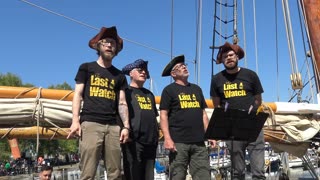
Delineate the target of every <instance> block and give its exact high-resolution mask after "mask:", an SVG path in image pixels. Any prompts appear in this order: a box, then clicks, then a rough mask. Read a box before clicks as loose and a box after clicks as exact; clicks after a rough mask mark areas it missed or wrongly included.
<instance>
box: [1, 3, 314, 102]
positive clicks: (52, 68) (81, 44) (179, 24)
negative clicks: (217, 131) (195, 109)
mask: <svg viewBox="0 0 320 180" xmlns="http://www.w3.org/2000/svg"><path fill="white" fill-rule="evenodd" d="M229 1H230V0H229ZM172 2H173V11H172ZM230 2H232V1H230ZM290 2H291V3H292V4H290V8H291V9H290V10H291V12H292V13H293V14H292V15H293V17H292V19H291V21H292V24H293V26H294V27H293V29H294V37H295V38H297V40H295V45H296V54H297V59H298V60H299V61H301V62H299V64H298V65H299V66H298V67H299V70H300V69H302V68H303V60H304V59H305V57H304V52H303V49H302V45H303V43H302V41H301V38H300V39H299V37H301V32H298V31H297V32H295V30H299V29H300V27H299V18H298V16H297V13H294V11H296V2H295V1H290ZM30 3H32V4H34V5H31V4H30ZM240 3H241V1H239V8H238V11H239V13H240V14H241V13H242V12H241V4H240ZM245 3H247V4H245V6H244V9H245V13H244V14H245V17H246V19H245V24H246V26H245V29H246V33H245V36H246V41H245V40H244V36H243V34H244V33H243V26H242V22H241V21H242V19H239V23H238V28H239V38H240V43H239V45H240V46H242V47H244V45H245V46H246V57H245V58H246V59H243V60H241V61H240V66H243V67H248V68H250V69H252V70H255V71H257V73H258V74H259V76H260V78H261V81H262V84H263V86H264V90H265V93H264V94H263V99H264V101H266V102H274V101H288V99H289V98H290V95H291V92H292V90H290V89H291V86H290V73H291V67H290V66H289V65H290V60H289V55H288V46H287V40H286V35H285V33H284V32H285V29H284V24H283V16H282V7H281V4H280V1H279V2H277V3H278V4H277V6H278V11H277V12H278V18H277V19H278V34H277V35H278V36H277V38H278V47H279V48H278V55H277V54H276V50H275V49H276V47H275V46H276V36H275V35H276V33H275V32H276V23H275V5H274V1H257V2H256V4H255V12H256V32H257V34H256V42H257V45H255V38H254V36H253V35H254V23H253V22H254V21H253V20H254V18H253V17H254V16H253V9H254V8H253V4H252V1H248V0H247V1H245ZM35 5H36V6H35ZM41 8H46V9H47V10H50V11H51V12H54V13H58V14H60V15H57V14H53V13H50V12H48V11H45V10H43V9H41ZM197 11H198V1H196V0H189V1H186V0H174V1H172V0H161V1H159V0H158V1H150V0H134V1H129V0H116V1H106V0H95V1H88V0H83V1H78V0H68V1H66V0H64V1H63V0H55V1H52V0H27V1H20V0H2V1H1V2H0V20H1V21H0V22H1V33H0V39H1V41H2V42H1V43H0V49H1V51H0V62H1V65H0V73H2V74H5V73H7V72H10V73H13V74H16V75H18V76H19V77H20V78H21V79H22V80H23V83H31V84H34V85H35V86H37V87H43V88H46V87H48V86H49V85H55V84H62V83H63V82H67V83H68V84H70V85H71V86H72V87H74V76H75V74H76V72H77V69H78V67H79V65H80V64H81V63H83V62H89V61H94V60H96V59H97V55H96V53H95V51H94V50H92V49H90V48H89V47H88V41H89V40H90V39H91V38H92V37H93V36H94V35H95V34H97V33H98V29H100V27H102V26H106V27H108V26H113V25H115V26H117V29H118V33H119V35H120V36H121V37H122V38H123V39H124V49H123V50H122V51H121V52H120V53H119V55H118V56H117V57H116V58H115V59H114V61H113V64H114V65H115V66H116V67H118V68H120V69H121V68H122V67H123V66H125V65H126V64H128V63H131V62H133V61H134V60H136V59H138V58H142V59H144V60H148V61H149V69H150V74H151V77H152V79H153V83H152V84H153V86H152V87H153V92H154V94H155V95H156V96H160V95H161V91H162V89H163V88H164V87H165V86H166V85H167V84H169V83H171V82H172V81H171V79H170V78H168V77H161V73H162V70H163V68H164V67H165V65H166V64H167V63H168V62H169V61H170V60H171V55H173V56H177V55H180V54H184V55H185V57H186V59H187V61H188V64H189V66H188V67H189V71H190V78H189V80H190V82H193V83H198V84H199V85H200V87H201V88H202V89H203V92H204V96H205V97H206V98H209V90H210V80H211V57H212V50H211V49H210V48H209V47H210V46H212V44H213V33H212V32H213V23H214V18H213V15H214V1H213V0H210V1H209V0H205V1H202V18H201V41H199V42H201V44H200V46H198V47H201V48H199V49H200V51H198V52H199V53H198V57H199V60H200V61H198V62H199V64H200V65H199V67H200V74H199V79H200V80H199V81H198V80H197V79H196V78H195V76H196V73H195V71H194V69H195V67H196V66H195V65H194V63H192V61H193V60H194V59H196V56H197V53H196V48H197V46H196V45H197V41H196V37H197V34H196V32H197V14H198V12H197ZM172 12H173V13H172ZM228 16H229V19H231V14H229V15H228ZM70 18H71V19H70ZM172 19H173V21H172ZM74 20H76V21H74ZM172 25H173V26H172ZM171 30H173V31H171ZM224 33H225V34H230V33H231V32H230V31H229V32H225V31H224ZM228 41H231V39H228ZM222 43H224V40H218V39H217V41H216V43H215V44H216V46H218V45H220V44H222ZM141 44H143V45H144V46H142V45H141ZM145 46H147V47H145ZM255 48H257V50H255ZM256 54H257V56H256ZM215 56H216V55H214V57H215ZM256 57H257V58H256ZM256 59H257V60H256ZM245 61H246V63H245ZM277 61H278V66H279V70H278V71H277ZM222 69H223V66H222V65H219V66H216V65H215V64H214V73H217V72H218V71H220V70H222ZM302 75H303V76H305V73H303V74H302ZM150 84H151V83H150V81H147V82H146V84H145V87H147V88H150ZM304 93H305V94H304V95H303V96H302V97H303V98H307V97H310V91H309V90H305V91H304ZM278 97H279V99H278Z"/></svg>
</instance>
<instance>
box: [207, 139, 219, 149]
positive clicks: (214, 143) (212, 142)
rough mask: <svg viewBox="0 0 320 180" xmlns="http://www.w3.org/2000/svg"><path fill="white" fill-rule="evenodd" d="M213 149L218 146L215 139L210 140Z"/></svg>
mask: <svg viewBox="0 0 320 180" xmlns="http://www.w3.org/2000/svg"><path fill="white" fill-rule="evenodd" d="M208 142H209V144H210V147H211V148H215V147H216V145H217V141H216V140H213V139H208Z"/></svg>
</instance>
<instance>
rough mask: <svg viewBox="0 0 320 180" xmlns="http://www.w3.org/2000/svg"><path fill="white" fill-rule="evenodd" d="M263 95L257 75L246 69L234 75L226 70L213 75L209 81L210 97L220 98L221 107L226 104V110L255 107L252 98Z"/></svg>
mask: <svg viewBox="0 0 320 180" xmlns="http://www.w3.org/2000/svg"><path fill="white" fill-rule="evenodd" d="M261 93H263V88H262V85H261V82H260V80H259V77H258V75H257V74H256V73H255V72H254V71H252V70H250V69H246V68H241V69H240V71H239V72H237V73H235V74H228V73H227V71H226V70H223V71H221V72H219V73H218V74H216V75H214V76H213V77H212V79H211V88H210V96H211V97H220V100H221V106H222V107H224V106H225V104H226V102H228V108H231V109H242V110H248V109H249V108H250V106H251V105H252V106H253V107H254V108H257V107H256V104H255V102H254V101H255V99H254V96H255V95H258V94H261Z"/></svg>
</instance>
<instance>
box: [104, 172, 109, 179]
mask: <svg viewBox="0 0 320 180" xmlns="http://www.w3.org/2000/svg"><path fill="white" fill-rule="evenodd" d="M104 180H108V177H107V171H104Z"/></svg>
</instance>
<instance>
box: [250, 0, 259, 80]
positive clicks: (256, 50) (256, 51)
mask: <svg viewBox="0 0 320 180" xmlns="http://www.w3.org/2000/svg"><path fill="white" fill-rule="evenodd" d="M252 2H253V26H254V46H255V48H254V50H255V51H254V52H255V56H256V73H257V74H259V67H258V46H257V25H256V24H257V23H256V3H255V2H256V1H255V0H252Z"/></svg>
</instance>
